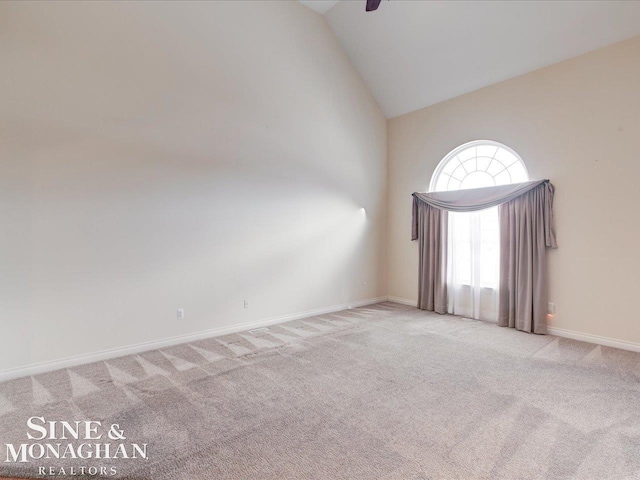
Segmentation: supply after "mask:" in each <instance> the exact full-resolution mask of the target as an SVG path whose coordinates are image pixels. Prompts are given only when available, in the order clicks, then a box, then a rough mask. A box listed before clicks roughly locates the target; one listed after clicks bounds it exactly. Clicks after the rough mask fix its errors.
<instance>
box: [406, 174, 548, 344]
mask: <svg viewBox="0 0 640 480" xmlns="http://www.w3.org/2000/svg"><path fill="white" fill-rule="evenodd" d="M553 194H554V188H553V185H551V183H550V182H549V180H538V181H533V182H525V183H517V184H512V185H501V186H498V187H487V188H476V189H469V190H456V191H451V192H434V193H414V194H413V219H412V222H411V240H419V242H420V244H419V253H420V259H419V291H418V308H421V309H423V310H430V311H436V312H438V313H445V312H446V308H447V287H446V278H447V261H446V258H447V230H448V225H447V214H446V212H447V211H452V212H472V211H477V210H484V209H485V208H490V207H494V206H496V205H500V208H499V212H500V290H499V318H498V325H501V326H505V327H506V326H509V327H514V328H517V329H518V330H524V331H527V332H533V333H541V334H543V333H546V318H547V311H546V309H547V257H546V249H547V248H549V247H550V248H557V244H556V237H555V232H554V230H553Z"/></svg>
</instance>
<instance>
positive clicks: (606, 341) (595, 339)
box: [547, 327, 640, 352]
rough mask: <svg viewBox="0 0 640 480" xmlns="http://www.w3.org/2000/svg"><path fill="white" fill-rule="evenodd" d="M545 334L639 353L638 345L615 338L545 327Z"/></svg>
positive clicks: (639, 344)
mask: <svg viewBox="0 0 640 480" xmlns="http://www.w3.org/2000/svg"><path fill="white" fill-rule="evenodd" d="M547 333H549V334H550V335H555V336H556V337H563V338H570V339H572V340H580V341H581V342H587V343H595V344H598V345H603V346H605V347H613V348H619V349H621V350H630V351H632V352H640V343H634V342H627V341H625V340H617V339H615V338H609V337H601V336H599V335H591V334H590V333H582V332H576V331H573V330H565V329H564V328H556V327H547Z"/></svg>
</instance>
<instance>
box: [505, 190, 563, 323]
mask: <svg viewBox="0 0 640 480" xmlns="http://www.w3.org/2000/svg"><path fill="white" fill-rule="evenodd" d="M553 193H554V188H553V185H551V184H550V183H549V182H546V183H545V184H542V185H540V186H539V187H538V188H534V189H532V190H529V191H528V192H526V193H525V194H523V195H521V196H519V197H517V198H514V199H513V200H510V201H509V202H506V203H503V204H502V205H500V207H499V208H498V211H499V215H500V291H499V303H498V325H500V326H501V327H513V328H516V329H518V330H523V331H525V332H531V333H540V334H544V333H547V248H548V247H550V248H558V245H557V243H556V237H555V232H554V230H553Z"/></svg>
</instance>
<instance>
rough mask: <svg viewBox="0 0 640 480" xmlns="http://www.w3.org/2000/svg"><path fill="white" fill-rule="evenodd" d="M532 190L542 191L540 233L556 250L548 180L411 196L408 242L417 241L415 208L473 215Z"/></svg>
mask: <svg viewBox="0 0 640 480" xmlns="http://www.w3.org/2000/svg"><path fill="white" fill-rule="evenodd" d="M535 188H541V189H544V190H545V191H544V193H543V198H544V209H545V215H544V233H545V242H546V245H547V247H551V248H557V247H558V246H557V244H556V235H555V231H554V229H553V192H554V188H553V185H552V184H551V182H549V180H535V181H532V182H524V183H513V184H510V185H500V186H497V187H485V188H471V189H468V190H455V191H451V192H432V193H420V192H415V193H414V194H413V218H412V221H411V240H417V239H418V205H419V204H420V203H421V202H422V203H426V204H427V205H431V206H432V207H435V208H439V209H441V210H447V211H449V212H475V211H478V210H484V209H486V208H491V207H495V206H497V205H502V204H503V203H506V202H509V201H511V200H514V199H516V198H518V197H521V196H522V195H524V194H526V193H527V192H530V191H531V190H533V189H535Z"/></svg>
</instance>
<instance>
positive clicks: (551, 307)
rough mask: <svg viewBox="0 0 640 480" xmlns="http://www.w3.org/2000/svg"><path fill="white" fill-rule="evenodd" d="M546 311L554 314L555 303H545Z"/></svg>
mask: <svg viewBox="0 0 640 480" xmlns="http://www.w3.org/2000/svg"><path fill="white" fill-rule="evenodd" d="M547 313H548V314H549V315H555V313H556V304H555V303H551V302H549V303H547Z"/></svg>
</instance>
